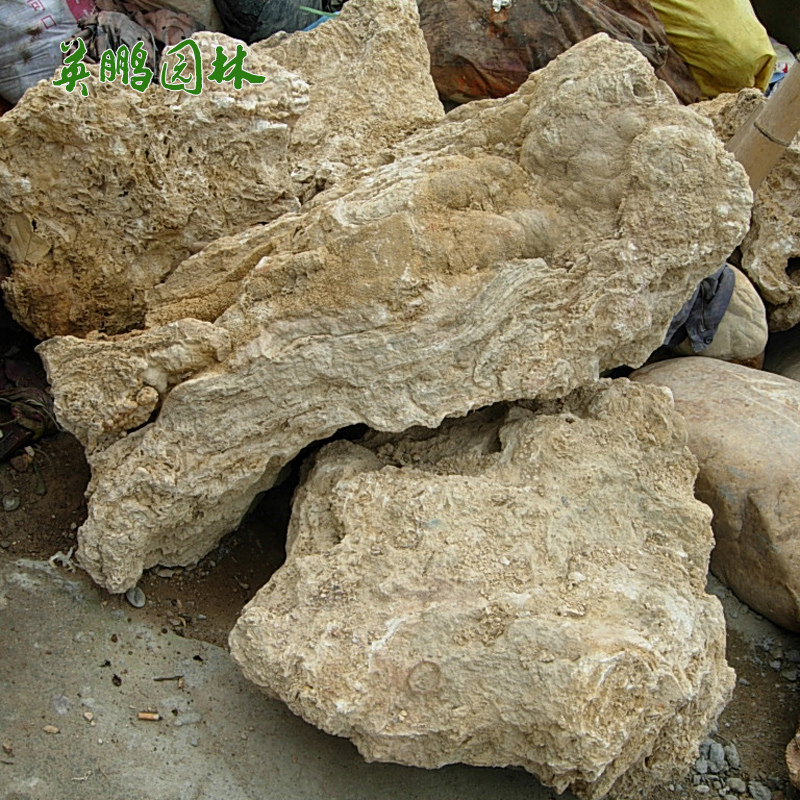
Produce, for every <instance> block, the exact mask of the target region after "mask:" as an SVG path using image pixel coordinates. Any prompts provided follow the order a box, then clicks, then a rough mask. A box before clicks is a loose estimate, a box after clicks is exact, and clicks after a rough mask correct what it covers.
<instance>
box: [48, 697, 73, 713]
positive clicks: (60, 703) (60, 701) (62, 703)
mask: <svg viewBox="0 0 800 800" xmlns="http://www.w3.org/2000/svg"><path fill="white" fill-rule="evenodd" d="M52 703H53V708H54V709H55V712H56V714H61V715H62V716H63V715H64V714H66V713H67V712H68V711H69V710H70V708H72V703H70V701H69V698H67V697H65V696H64V695H63V694H57V695H54V696H53V698H52Z"/></svg>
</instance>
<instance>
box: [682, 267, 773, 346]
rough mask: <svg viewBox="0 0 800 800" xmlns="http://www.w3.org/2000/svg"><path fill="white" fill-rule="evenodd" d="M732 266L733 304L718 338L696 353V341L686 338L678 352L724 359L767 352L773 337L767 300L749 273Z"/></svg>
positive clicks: (717, 334)
mask: <svg viewBox="0 0 800 800" xmlns="http://www.w3.org/2000/svg"><path fill="white" fill-rule="evenodd" d="M731 269H732V270H733V274H734V275H735V277H736V283H735V284H734V287H733V295H731V302H730V305H729V306H728V309H727V311H726V312H725V316H724V317H723V318H722V322H720V324H719V327H718V328H717V332H716V334H715V335H714V341H713V342H711V344H710V345H709V346H708V347H707V348H706V349H705V350H703V351H701V352H700V353H695V352H694V350H693V349H692V343H691V342H690V341H689V340H688V339H685V340H684V341H683V342H681V344H679V345H678V347H676V348H675V350H676V351H677V353H678V354H680V355H682V356H693V355H698V356H705V357H707V358H719V359H722V360H723V361H748V360H750V359H753V358H757V357H758V356H760V355H761V354H762V353H763V352H764V348H765V347H766V346H767V340H768V339H769V328H768V327H767V312H766V310H765V308H764V303H763V302H762V301H761V298H760V297H759V294H758V292H757V291H756V290H755V288H754V287H753V284H752V283H750V281H749V280H748V278H747V276H746V275H744V273H742V272H741V271H740V270H738V269H736V267H732V268H731Z"/></svg>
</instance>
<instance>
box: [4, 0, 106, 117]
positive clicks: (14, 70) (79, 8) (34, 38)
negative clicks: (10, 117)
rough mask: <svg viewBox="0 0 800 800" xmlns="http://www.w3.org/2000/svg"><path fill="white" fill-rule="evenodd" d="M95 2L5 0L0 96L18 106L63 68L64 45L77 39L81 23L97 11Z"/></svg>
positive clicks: (78, 0)
mask: <svg viewBox="0 0 800 800" xmlns="http://www.w3.org/2000/svg"><path fill="white" fill-rule="evenodd" d="M95 10H96V9H95V6H94V2H93V0H2V13H0V96H2V97H3V98H4V99H5V100H7V101H8V102H9V103H16V102H18V101H19V99H20V97H22V94H23V92H24V91H25V90H26V89H28V88H29V87H31V86H33V85H34V84H36V83H38V82H39V81H40V80H43V79H49V78H52V77H53V73H54V72H55V70H56V68H57V67H58V66H60V65H61V59H62V56H63V53H62V52H61V42H64V41H67V40H68V39H72V38H74V37H75V36H77V33H78V22H77V21H78V20H79V19H83V18H84V17H87V16H88V15H89V14H91V13H93V12H94V11H95Z"/></svg>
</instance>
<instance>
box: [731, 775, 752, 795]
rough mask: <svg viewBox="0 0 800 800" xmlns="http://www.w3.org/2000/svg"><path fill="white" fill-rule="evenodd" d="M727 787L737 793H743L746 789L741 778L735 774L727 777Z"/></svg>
mask: <svg viewBox="0 0 800 800" xmlns="http://www.w3.org/2000/svg"><path fill="white" fill-rule="evenodd" d="M726 783H727V786H728V788H729V789H730V790H731V791H732V792H736V793H737V794H744V793H745V792H746V791H747V785H746V784H745V782H744V781H743V780H742V779H741V778H737V777H735V776H733V777H730V778H728V780H727V781H726Z"/></svg>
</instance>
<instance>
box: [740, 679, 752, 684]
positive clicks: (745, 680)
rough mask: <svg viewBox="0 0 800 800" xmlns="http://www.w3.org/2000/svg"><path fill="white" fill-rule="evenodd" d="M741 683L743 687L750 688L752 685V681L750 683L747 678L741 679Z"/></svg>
mask: <svg viewBox="0 0 800 800" xmlns="http://www.w3.org/2000/svg"><path fill="white" fill-rule="evenodd" d="M739 683H740V684H741V685H742V686H749V685H750V681H749V680H747V678H739Z"/></svg>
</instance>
